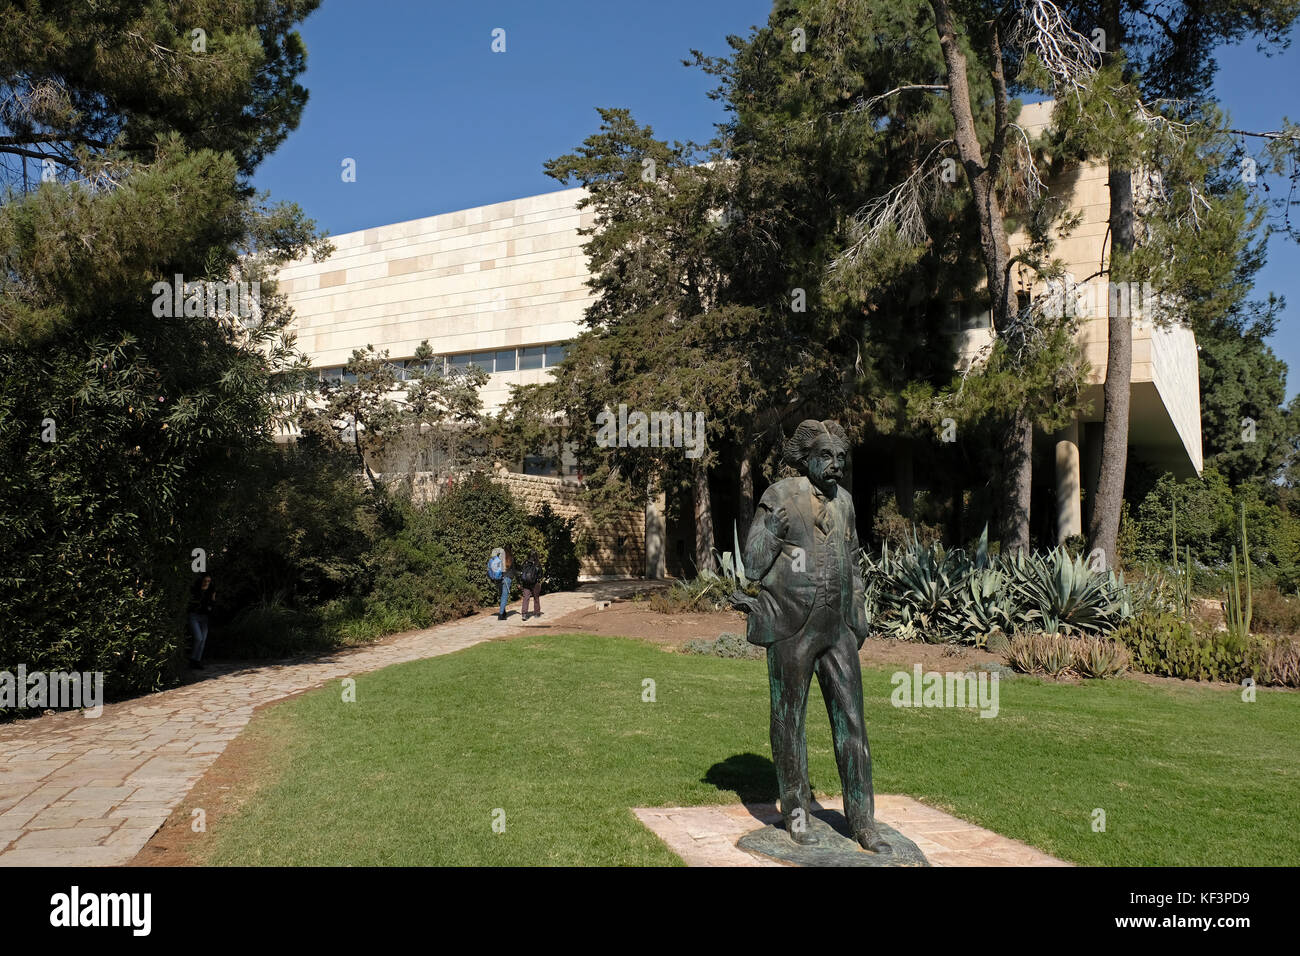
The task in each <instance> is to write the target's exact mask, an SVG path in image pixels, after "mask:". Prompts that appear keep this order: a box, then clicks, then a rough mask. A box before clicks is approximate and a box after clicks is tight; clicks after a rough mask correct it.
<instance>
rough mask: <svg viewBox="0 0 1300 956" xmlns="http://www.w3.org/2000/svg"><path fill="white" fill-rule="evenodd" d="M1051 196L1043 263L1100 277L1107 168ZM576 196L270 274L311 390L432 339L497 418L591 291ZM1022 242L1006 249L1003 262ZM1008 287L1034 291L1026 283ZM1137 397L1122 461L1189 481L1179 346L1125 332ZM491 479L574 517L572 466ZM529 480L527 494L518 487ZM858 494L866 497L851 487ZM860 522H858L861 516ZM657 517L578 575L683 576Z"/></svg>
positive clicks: (984, 333) (416, 226) (1080, 483)
mask: <svg viewBox="0 0 1300 956" xmlns="http://www.w3.org/2000/svg"><path fill="white" fill-rule="evenodd" d="M1049 111H1050V104H1035V105H1031V106H1028V107H1026V108H1025V109H1024V111H1023V112H1022V115H1021V118H1020V122H1021V125H1022V126H1024V127H1025V128H1026V129H1027V130H1028V131H1030V132H1031V133H1032V132H1034V131H1035V130H1036V129H1037V128H1041V126H1042V125H1043V124H1045V123H1046V121H1047V120H1048V118H1049ZM1048 185H1049V188H1051V189H1052V190H1053V191H1055V192H1057V193H1058V194H1059V195H1061V196H1062V197H1066V198H1067V201H1068V202H1069V204H1070V206H1071V207H1072V208H1074V209H1078V210H1079V211H1080V212H1081V213H1082V220H1081V222H1080V223H1079V225H1078V227H1077V228H1076V229H1075V230H1074V231H1073V232H1072V233H1071V235H1070V236H1069V237H1068V238H1065V239H1062V240H1061V241H1060V242H1059V243H1058V244H1057V246H1056V249H1055V250H1054V255H1056V256H1058V257H1060V258H1061V259H1062V260H1064V261H1065V263H1066V264H1067V268H1068V270H1069V272H1070V278H1071V279H1072V280H1073V281H1079V280H1082V279H1083V278H1084V277H1086V276H1089V275H1092V274H1093V273H1095V272H1096V271H1097V269H1098V266H1099V263H1101V262H1102V261H1103V259H1104V258H1105V256H1106V254H1107V253H1108V250H1107V249H1106V242H1107V241H1108V240H1107V232H1106V221H1107V216H1108V208H1109V207H1108V193H1107V178H1106V167H1105V165H1104V164H1096V163H1094V164H1087V165H1084V166H1083V167H1081V168H1078V169H1075V170H1073V171H1071V172H1069V173H1067V174H1066V175H1065V176H1063V177H1061V179H1060V180H1058V181H1053V182H1051V183H1049V184H1048ZM581 195H582V191H581V190H580V189H567V190H560V191H557V192H552V193H546V194H544V195H540V196H529V197H526V198H522V199H513V200H509V201H506V202H500V203H494V204H492V205H489V206H480V207H477V208H474V209H464V210H460V211H457V212H449V213H443V214H441V215H436V216H429V217H426V218H423V219H415V220H411V221H410V222H401V223H394V224H392V225H386V226H377V227H375V228H372V229H365V230H362V231H360V232H352V233H346V234H343V235H340V236H334V237H332V242H333V243H334V246H335V250H336V251H335V252H334V254H333V255H332V256H331V257H330V258H329V259H328V260H326V261H324V262H320V263H313V262H311V261H304V262H298V263H294V264H292V265H290V266H288V267H286V268H284V269H283V270H282V271H281V274H280V279H281V288H282V290H283V291H284V292H286V293H287V294H288V295H289V298H290V301H291V303H292V305H293V308H294V310H295V313H296V316H297V318H296V330H297V333H298V345H299V347H300V348H301V349H302V350H303V351H304V352H306V353H307V354H308V355H309V356H310V357H311V359H312V361H313V364H314V365H315V366H316V367H318V368H319V369H320V372H321V375H322V376H341V375H342V374H343V365H344V364H345V363H346V362H347V360H348V358H349V356H350V355H351V353H352V350H353V349H357V348H364V347H365V346H366V345H368V344H370V345H374V346H375V347H376V348H378V349H380V350H384V349H386V350H388V352H389V355H390V358H391V359H392V361H393V362H394V364H395V365H397V366H398V367H399V368H400V367H403V365H404V363H405V362H406V361H407V360H409V359H411V358H412V357H413V356H414V353H415V350H416V347H417V346H418V345H419V343H420V342H421V341H422V340H425V339H427V340H428V341H429V343H430V345H431V346H432V347H433V349H434V351H435V352H436V353H437V354H438V355H440V356H442V360H443V361H445V362H447V363H448V364H449V365H468V364H471V363H472V364H476V365H479V366H481V367H482V368H484V369H485V370H486V371H488V372H489V373H490V379H489V382H488V385H487V386H486V387H485V389H484V391H483V392H482V396H483V400H484V405H485V407H486V409H487V410H488V411H495V410H496V409H498V408H499V407H500V406H501V404H502V403H503V402H504V401H505V400H506V398H507V397H508V395H509V386H510V385H512V384H525V383H531V382H539V381H542V379H543V376H545V375H547V374H548V372H547V370H548V369H549V368H550V367H552V366H554V365H555V364H556V363H557V362H558V361H560V360H561V359H562V358H563V357H564V354H565V351H564V348H565V346H564V344H565V342H566V341H567V340H569V339H571V338H573V337H574V336H576V335H577V334H578V333H579V331H580V330H581V325H580V323H581V319H582V316H583V312H584V310H585V309H586V307H587V305H588V304H589V302H590V301H591V290H590V289H588V288H587V286H586V284H585V282H586V279H587V277H588V271H587V263H586V259H585V256H584V255H583V252H582V243H583V242H584V237H582V236H580V235H579V234H578V229H579V228H589V227H590V226H591V225H592V223H593V218H594V217H593V214H592V213H591V212H589V211H580V210H579V209H578V208H577V202H578V200H579V198H580V197H581ZM1023 240H1024V237H1023V236H1013V237H1012V245H1013V251H1014V248H1015V247H1016V246H1017V245H1018V243H1019V242H1023ZM1016 279H1017V281H1018V282H1019V283H1021V288H1022V290H1024V291H1029V290H1028V289H1027V288H1026V287H1025V283H1027V282H1028V281H1030V277H1029V276H1027V275H1023V274H1018V275H1017V276H1016ZM1033 291H1034V292H1035V294H1039V293H1041V292H1042V291H1043V289H1042V288H1041V287H1039V288H1035V289H1034V290H1033ZM1115 304H1116V303H1115V302H1113V301H1111V297H1109V296H1108V295H1107V293H1106V291H1105V287H1104V286H1102V287H1101V292H1100V294H1099V295H1097V296H1095V297H1094V301H1093V305H1094V306H1096V311H1095V312H1094V313H1092V314H1091V316H1090V317H1089V318H1087V319H1086V320H1085V321H1084V322H1083V323H1082V332H1081V335H1082V338H1083V341H1084V343H1085V346H1086V353H1087V357H1088V360H1089V361H1090V363H1091V365H1092V375H1091V384H1090V389H1089V395H1088V397H1089V398H1091V399H1092V404H1093V412H1092V413H1091V414H1090V415H1086V416H1084V417H1083V418H1082V419H1081V420H1079V421H1077V422H1076V423H1075V424H1074V425H1072V426H1071V427H1070V428H1067V429H1065V430H1064V431H1063V432H1062V433H1060V434H1059V435H1054V436H1047V435H1043V436H1039V438H1038V442H1037V444H1038V445H1039V448H1040V453H1041V454H1043V455H1044V458H1045V462H1051V461H1054V462H1055V475H1054V488H1053V489H1052V492H1054V498H1055V504H1056V508H1055V512H1056V514H1055V528H1054V529H1053V530H1054V531H1055V536H1056V538H1057V539H1058V540H1064V539H1065V538H1066V537H1068V536H1069V535H1071V534H1077V533H1079V532H1081V531H1082V530H1083V528H1084V527H1085V525H1084V518H1085V515H1084V509H1083V504H1082V498H1081V494H1080V492H1081V491H1082V490H1083V489H1085V488H1091V487H1093V486H1094V485H1095V481H1096V473H1097V466H1098V457H1099V450H1100V418H1101V414H1100V413H1101V404H1102V403H1101V382H1102V381H1103V379H1104V377H1105V371H1106V337H1107V326H1106V315H1107V312H1106V309H1107V308H1109V307H1114V306H1115ZM1120 304H1121V305H1128V303H1120ZM1085 305H1086V303H1085ZM1133 305H1134V306H1137V305H1138V304H1137V303H1134V304H1133ZM1139 318H1140V313H1139ZM952 323H953V332H954V334H955V335H957V336H958V337H959V348H958V352H959V355H961V356H962V361H969V360H970V359H971V358H972V357H973V356H975V355H977V354H978V351H979V349H980V347H981V346H982V345H984V344H986V343H987V342H988V341H989V340H990V337H991V332H990V327H989V316H988V314H987V313H984V314H981V315H970V314H962V313H961V312H960V311H959V310H957V309H954V313H953V318H952ZM1132 382H1133V401H1132V417H1131V423H1130V432H1129V434H1130V439H1129V440H1130V454H1131V456H1132V457H1133V458H1134V459H1135V460H1142V461H1146V462H1148V463H1149V464H1151V465H1153V466H1155V467H1157V468H1159V469H1161V470H1168V471H1172V472H1174V473H1176V474H1180V475H1189V474H1193V473H1199V472H1200V470H1201V436H1200V399H1199V389H1198V375H1197V358H1196V344H1195V341H1194V339H1193V337H1192V333H1191V332H1190V330H1188V329H1185V328H1176V327H1175V328H1171V329H1159V328H1155V327H1153V326H1152V324H1151V323H1150V322H1145V321H1141V320H1139V321H1138V322H1136V324H1135V327H1134V336H1133V373H1132ZM501 467H502V469H503V470H504V471H506V472H508V473H510V474H512V475H516V476H520V477H518V478H511V479H506V480H508V481H510V482H512V483H513V484H515V485H516V486H518V488H517V490H521V491H524V492H525V498H526V499H527V500H528V501H529V502H530V503H533V504H537V503H540V501H541V500H542V499H543V498H545V499H547V500H551V501H552V502H553V503H554V504H555V505H556V507H557V510H562V511H563V512H564V513H576V509H577V506H576V504H574V500H573V499H574V492H575V487H574V483H576V482H577V481H579V480H580V476H579V475H578V474H577V468H576V463H574V462H573V461H572V459H570V458H568V457H565V458H564V459H563V460H562V462H561V464H560V466H559V467H558V468H557V467H555V466H554V465H552V464H551V463H550V462H549V461H548V460H546V459H544V458H542V457H540V456H539V457H538V458H535V459H533V458H530V459H525V460H520V461H513V462H502V463H501ZM1036 474H1039V475H1048V474H1051V469H1050V468H1047V469H1045V468H1042V467H1039V468H1037V469H1036ZM526 475H532V476H534V477H533V480H529V481H524V480H523V476H526ZM891 481H892V484H893V486H895V490H897V488H898V487H902V486H905V485H910V484H911V482H912V479H911V476H910V474H908V475H907V476H906V477H905V478H899V477H898V476H897V473H895V475H894V476H892V477H891V475H890V474H889V473H887V472H886V473H884V474H880V475H876V476H874V477H873V478H872V482H873V486H875V487H882V486H883V487H889V486H890V485H891ZM855 482H856V479H855ZM854 490H855V493H856V494H861V493H862V492H861V489H860V488H858V487H857V486H856V483H855V489H854ZM1045 490H1046V489H1045ZM1084 497H1086V496H1084ZM684 510H686V511H688V512H689V508H687V509H684ZM858 510H859V514H860V515H861V514H864V513H868V512H869V509H868V508H864V507H859V509H858ZM664 512H665V508H664V502H663V501H662V499H661V500H660V501H659V502H657V503H654V502H652V503H651V505H650V506H649V507H648V508H647V509H646V512H645V515H644V519H643V517H642V515H641V513H640V512H639V511H638V512H635V513H629V515H628V520H627V522H626V524H625V526H624V527H620V528H616V529H609V528H606V529H589V530H590V531H591V532H592V533H593V534H597V535H599V541H598V548H597V551H596V553H594V554H593V555H591V556H589V557H588V558H587V559H586V562H585V565H584V569H583V570H584V573H585V574H586V575H588V576H592V575H598V574H637V573H644V572H645V571H646V570H647V568H648V569H649V570H650V572H651V573H652V574H655V573H662V572H663V570H664V569H665V567H666V568H667V569H668V570H669V571H670V572H675V571H680V570H685V571H689V569H688V568H685V567H684V565H685V563H686V562H687V561H689V556H690V555H691V554H693V550H694V545H693V542H692V540H691V536H692V534H693V532H692V529H691V528H690V527H689V526H684V525H683V524H673V523H669V524H665V520H664ZM728 524H729V522H728ZM647 528H648V529H649V532H650V534H649V539H650V540H649V546H648V547H647V543H646V529H647ZM722 530H723V528H722V525H719V532H720V538H721V539H722V540H723V541H725V542H726V544H725V545H724V547H726V546H729V543H730V534H729V533H722ZM647 554H649V555H650V557H649V558H647Z"/></svg>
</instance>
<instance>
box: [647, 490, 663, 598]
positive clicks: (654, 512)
mask: <svg viewBox="0 0 1300 956" xmlns="http://www.w3.org/2000/svg"><path fill="white" fill-rule="evenodd" d="M667 513H668V496H667V495H666V494H665V493H664V492H662V491H661V492H659V494H657V495H654V496H647V497H646V501H645V576H646V578H647V579H649V580H652V581H658V580H661V579H663V578H664V577H666V576H667V574H668V569H667V566H666V560H665V559H666V554H665V551H664V548H665V546H666V542H667V538H668V533H667V528H666V526H665V519H664V516H665V515H666V514H667Z"/></svg>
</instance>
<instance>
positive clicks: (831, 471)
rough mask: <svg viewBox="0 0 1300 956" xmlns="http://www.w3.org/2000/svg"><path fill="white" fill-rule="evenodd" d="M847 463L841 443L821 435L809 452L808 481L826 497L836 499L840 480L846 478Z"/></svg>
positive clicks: (828, 436)
mask: <svg viewBox="0 0 1300 956" xmlns="http://www.w3.org/2000/svg"><path fill="white" fill-rule="evenodd" d="M846 461H847V456H846V455H845V453H844V448H843V447H842V446H841V445H840V443H839V442H837V441H836V440H835V439H834V438H832V437H831V436H830V435H819V436H818V437H817V440H816V441H814V442H813V446H812V450H811V451H809V452H808V480H809V481H811V482H812V483H813V484H814V485H816V486H817V489H818V490H819V491H820V492H821V493H822V494H824V495H826V497H828V498H834V497H835V491H836V489H837V488H839V480H840V479H841V478H843V477H844V466H845V464H846Z"/></svg>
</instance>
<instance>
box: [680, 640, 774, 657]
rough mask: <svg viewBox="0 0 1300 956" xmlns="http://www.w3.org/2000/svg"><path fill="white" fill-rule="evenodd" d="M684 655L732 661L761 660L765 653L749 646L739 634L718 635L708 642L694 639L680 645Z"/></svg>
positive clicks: (759, 648)
mask: <svg viewBox="0 0 1300 956" xmlns="http://www.w3.org/2000/svg"><path fill="white" fill-rule="evenodd" d="M682 653H684V654H705V655H710V656H713V657H726V658H730V659H733V660H762V659H763V658H765V657H766V656H767V651H766V650H764V649H763V648H761V647H759V646H758V645H757V644H751V643H749V641H747V640H745V638H744V637H742V636H741V635H739V634H731V633H725V634H719V635H718V636H717V638H715V639H714V640H712V641H710V640H708V639H707V638H696V639H695V640H691V641H687V642H686V643H685V644H683V645H682Z"/></svg>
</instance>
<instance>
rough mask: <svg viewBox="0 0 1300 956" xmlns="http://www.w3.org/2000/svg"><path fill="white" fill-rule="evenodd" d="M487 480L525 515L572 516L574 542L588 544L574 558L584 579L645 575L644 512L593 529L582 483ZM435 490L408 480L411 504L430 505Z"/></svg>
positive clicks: (428, 479) (426, 479) (504, 475)
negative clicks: (507, 494)
mask: <svg viewBox="0 0 1300 956" xmlns="http://www.w3.org/2000/svg"><path fill="white" fill-rule="evenodd" d="M492 480H493V481H496V482H498V483H500V484H503V485H505V486H506V487H507V488H509V489H510V493H511V494H512V495H514V497H515V500H517V501H518V502H519V503H520V505H521V506H522V507H523V509H524V510H525V511H527V512H528V513H529V514H536V513H537V512H539V511H541V510H542V505H543V504H549V505H550V506H551V510H552V511H554V512H555V513H556V514H557V515H559V516H560V517H562V518H573V517H577V519H578V523H577V525H575V527H574V539H575V540H576V541H577V542H578V544H579V546H580V547H581V543H582V540H583V539H584V538H586V539H587V540H588V541H589V542H590V551H589V553H587V554H579V555H578V559H579V561H580V563H581V572H580V573H581V576H582V577H583V578H584V579H590V578H602V577H641V576H643V575H644V574H645V513H644V512H643V511H640V510H637V509H629V510H628V511H627V512H626V514H625V516H624V517H623V518H622V519H621V520H619V521H616V522H614V523H613V524H608V525H604V526H601V527H599V528H598V527H596V526H595V524H594V523H593V522H592V520H591V518H590V517H589V516H588V514H587V512H586V510H585V509H584V508H583V505H582V501H581V495H582V485H580V484H578V483H577V482H574V481H566V480H565V479H563V478H550V477H546V476H544V475H521V474H517V473H515V472H507V471H498V472H496V473H495V474H494V475H493V476H492ZM440 491H441V489H439V488H436V487H435V486H434V478H433V475H432V474H430V473H427V472H421V473H418V474H416V475H415V476H414V484H413V488H412V493H413V497H414V498H415V500H416V501H431V500H433V499H434V498H436V497H438V494H439V492H440Z"/></svg>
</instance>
